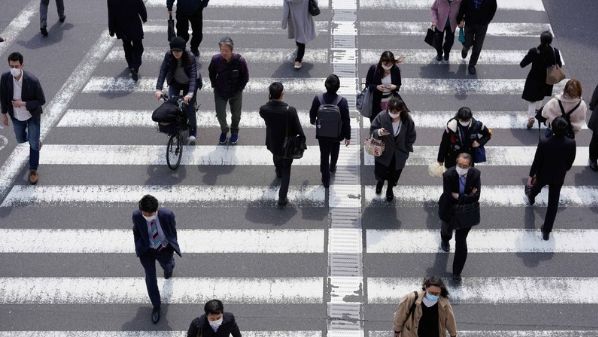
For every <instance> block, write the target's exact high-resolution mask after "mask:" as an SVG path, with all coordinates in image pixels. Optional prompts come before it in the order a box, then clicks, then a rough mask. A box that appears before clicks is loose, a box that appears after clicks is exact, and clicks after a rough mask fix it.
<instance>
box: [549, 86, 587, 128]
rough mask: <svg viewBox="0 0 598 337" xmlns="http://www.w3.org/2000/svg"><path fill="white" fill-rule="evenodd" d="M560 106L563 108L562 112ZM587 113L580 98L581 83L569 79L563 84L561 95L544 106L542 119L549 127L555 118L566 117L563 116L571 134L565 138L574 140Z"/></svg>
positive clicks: (585, 106)
mask: <svg viewBox="0 0 598 337" xmlns="http://www.w3.org/2000/svg"><path fill="white" fill-rule="evenodd" d="M559 102H560V104H559ZM561 105H562V107H563V109H562V110H561ZM563 110H564V112H563ZM587 111H588V107H587V105H586V102H584V100H583V99H582V98H581V83H580V82H579V81H578V80H576V79H571V80H569V81H567V84H565V88H564V89H563V94H562V95H555V96H554V98H552V99H551V100H550V101H548V103H546V105H544V108H543V109H542V117H544V118H546V125H547V126H549V127H550V125H551V124H552V121H553V120H554V119H555V118H557V117H560V116H562V115H568V116H566V117H565V116H563V117H565V119H566V120H567V121H568V122H569V124H570V127H571V130H570V131H571V132H569V133H568V134H567V136H569V137H571V138H575V134H577V133H578V132H579V130H581V128H582V127H583V125H584V124H585V123H586V114H587Z"/></svg>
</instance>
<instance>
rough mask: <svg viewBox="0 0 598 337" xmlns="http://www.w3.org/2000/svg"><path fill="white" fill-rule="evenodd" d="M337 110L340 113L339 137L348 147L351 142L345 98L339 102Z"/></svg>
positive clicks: (348, 114)
mask: <svg viewBox="0 0 598 337" xmlns="http://www.w3.org/2000/svg"><path fill="white" fill-rule="evenodd" d="M339 109H340V111H341V121H342V127H341V137H343V139H344V140H345V145H347V146H348V145H349V143H350V140H351V115H350V113H349V103H348V102H347V100H346V99H345V98H343V99H341V101H340V102H339Z"/></svg>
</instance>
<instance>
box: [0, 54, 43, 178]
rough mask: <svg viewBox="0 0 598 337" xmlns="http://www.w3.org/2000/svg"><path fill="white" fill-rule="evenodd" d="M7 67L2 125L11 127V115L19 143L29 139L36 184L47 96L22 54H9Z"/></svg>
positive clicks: (1, 89) (0, 87)
mask: <svg viewBox="0 0 598 337" xmlns="http://www.w3.org/2000/svg"><path fill="white" fill-rule="evenodd" d="M8 66H9V67H10V72H6V73H4V74H2V77H1V78H0V105H1V106H2V124H4V125H5V126H8V116H10V119H11V120H12V124H13V129H14V131H15V136H16V138H17V142H19V143H25V142H27V141H28V142H29V183H30V184H32V185H35V184H37V181H38V179H39V175H38V174H37V168H38V165H39V150H40V149H41V142H40V133H41V115H42V105H44V104H46V98H45V97H44V91H43V90H42V86H41V84H40V83H39V80H38V79H37V78H36V77H35V76H33V75H32V74H30V73H29V72H26V71H24V70H23V55H21V54H20V53H17V52H15V53H12V54H10V55H9V56H8Z"/></svg>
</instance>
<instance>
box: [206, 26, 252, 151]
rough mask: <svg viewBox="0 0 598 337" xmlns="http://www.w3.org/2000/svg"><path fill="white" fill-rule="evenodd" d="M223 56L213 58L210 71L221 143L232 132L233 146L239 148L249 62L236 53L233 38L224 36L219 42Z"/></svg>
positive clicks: (224, 142) (219, 141)
mask: <svg viewBox="0 0 598 337" xmlns="http://www.w3.org/2000/svg"><path fill="white" fill-rule="evenodd" d="M218 46H219V47H220V54H216V55H214V56H213V57H212V61H210V65H209V67H208V72H209V74H210V82H211V84H212V88H214V103H215V105H216V117H217V118H218V123H219V124H220V131H221V133H220V137H219V138H218V143H219V144H220V145H224V144H226V142H227V139H228V131H229V130H230V132H231V136H230V143H231V145H236V144H237V142H238V141H239V122H240V121H241V108H242V105H243V90H244V89H245V86H246V85H247V82H249V70H248V69H247V62H245V59H244V58H243V56H241V54H237V53H233V48H234V43H233V40H232V39H231V38H230V37H228V36H227V37H224V38H222V39H221V40H220V42H218ZM226 103H228V104H229V105H230V114H231V124H230V128H229V127H228V123H227V122H226Z"/></svg>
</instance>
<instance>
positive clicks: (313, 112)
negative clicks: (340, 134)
mask: <svg viewBox="0 0 598 337" xmlns="http://www.w3.org/2000/svg"><path fill="white" fill-rule="evenodd" d="M319 107H320V100H319V99H318V96H317V95H316V96H315V97H314V99H313V101H312V102H311V108H310V109H309V124H311V125H316V117H318V108H319Z"/></svg>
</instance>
